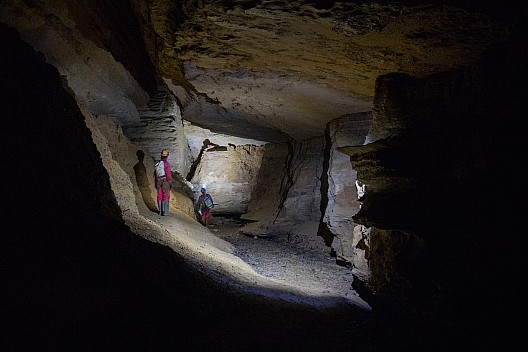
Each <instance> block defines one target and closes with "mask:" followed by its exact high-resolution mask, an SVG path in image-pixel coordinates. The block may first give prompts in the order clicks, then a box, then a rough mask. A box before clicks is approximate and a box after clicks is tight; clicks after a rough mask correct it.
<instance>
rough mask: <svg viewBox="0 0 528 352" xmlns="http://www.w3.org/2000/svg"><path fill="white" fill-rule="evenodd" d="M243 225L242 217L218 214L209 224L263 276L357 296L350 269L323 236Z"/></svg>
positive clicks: (235, 252)
mask: <svg viewBox="0 0 528 352" xmlns="http://www.w3.org/2000/svg"><path fill="white" fill-rule="evenodd" d="M243 225H244V223H243V222H242V221H240V220H237V219H234V218H228V217H220V216H217V217H213V218H212V220H211V224H210V225H209V226H208V227H209V228H210V230H211V231H212V233H213V234H214V235H215V236H217V237H219V238H221V239H223V240H225V241H227V242H229V243H231V244H232V245H233V246H234V247H235V251H234V254H235V255H236V256H237V257H239V258H240V259H242V260H243V261H244V262H246V263H248V264H249V265H250V266H251V267H252V268H253V269H254V270H255V271H256V272H257V273H259V274H260V275H262V276H265V277H267V278H273V279H276V280H280V281H283V282H285V283H289V284H292V285H295V286H299V287H303V286H310V287H317V288H321V289H323V290H324V291H327V292H328V293H335V294H338V295H339V296H345V297H346V296H348V295H350V294H352V295H356V293H355V291H354V290H353V289H352V281H353V277H352V273H351V271H350V270H349V269H347V268H345V267H340V266H338V265H337V264H336V263H335V259H334V258H332V257H331V256H330V254H329V253H330V248H329V247H326V246H325V245H324V243H323V239H322V238H320V237H316V238H313V239H306V236H303V235H302V234H298V233H291V234H290V235H286V234H283V235H280V234H274V233H270V234H267V235H259V236H254V235H252V234H250V233H244V232H243V231H242V230H240V228H241V227H242V226H243Z"/></svg>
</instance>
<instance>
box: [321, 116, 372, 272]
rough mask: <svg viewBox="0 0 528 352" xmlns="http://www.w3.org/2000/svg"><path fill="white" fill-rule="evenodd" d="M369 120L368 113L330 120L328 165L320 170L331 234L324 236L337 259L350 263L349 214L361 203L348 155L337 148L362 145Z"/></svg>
mask: <svg viewBox="0 0 528 352" xmlns="http://www.w3.org/2000/svg"><path fill="white" fill-rule="evenodd" d="M371 121H372V116H371V114H370V113H363V114H354V115H347V116H343V117H341V118H339V119H336V120H333V121H332V122H330V123H329V124H328V127H327V131H326V143H327V152H328V155H326V156H325V157H326V158H327V159H328V167H327V168H326V169H325V170H324V171H323V172H325V173H326V176H325V178H324V179H325V180H326V186H325V191H326V193H327V194H326V199H327V202H326V204H324V205H323V209H324V213H323V215H322V217H321V222H322V224H324V226H326V231H329V232H330V233H331V235H332V237H333V238H326V240H327V242H328V243H331V246H332V248H333V250H334V252H335V254H336V256H337V258H338V260H341V261H345V262H347V263H349V264H350V263H352V262H353V261H354V259H353V257H354V256H355V254H354V253H355V250H356V249H355V248H356V247H355V245H356V243H354V227H355V224H354V221H353V220H352V216H353V215H355V214H356V213H357V212H358V211H359V209H360V207H361V203H360V202H359V201H358V199H359V196H358V192H357V188H356V180H357V172H356V170H354V169H353V168H352V164H351V162H350V157H349V156H348V155H346V154H343V153H341V152H340V151H338V148H341V147H344V146H353V145H363V143H364V142H365V137H366V135H367V133H368V131H369V128H370V125H371ZM323 237H325V236H324V235H323ZM356 242H357V241H356Z"/></svg>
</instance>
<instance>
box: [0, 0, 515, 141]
mask: <svg viewBox="0 0 528 352" xmlns="http://www.w3.org/2000/svg"><path fill="white" fill-rule="evenodd" d="M413 2H415V1H413ZM406 3H409V2H406V1H401V2H398V3H391V2H386V1H385V2H383V4H381V3H376V2H370V1H361V2H360V1H357V2H356V1H354V2H351V1H342V2H341V1H282V0H275V1H251V0H243V1H241V0H233V1H227V0H226V1H216V0H211V1H206V0H199V1H198V0H188V1H174V0H119V1H112V2H108V1H105V0H78V1H77V2H75V3H73V2H66V1H64V0H41V1H22V0H10V1H0V4H1V6H0V10H1V11H0V21H3V22H5V23H7V24H8V25H10V26H13V27H15V28H17V29H18V30H20V32H21V34H22V37H23V39H24V40H26V41H28V42H29V43H30V44H31V45H32V46H33V47H34V48H35V49H36V50H38V51H41V52H42V53H43V54H44V55H45V57H46V60H48V62H49V63H51V64H52V65H54V66H55V67H57V68H58V69H59V71H60V72H61V74H62V75H63V76H64V77H67V80H68V85H69V87H70V88H71V89H72V90H73V91H74V92H75V94H76V95H77V97H78V99H79V100H83V101H84V102H85V103H86V105H87V106H88V108H89V109H90V110H91V112H92V113H93V114H96V115H97V114H106V115H109V116H111V117H112V118H113V119H114V120H115V121H117V122H118V123H120V124H129V123H137V122H138V121H139V119H140V117H139V113H138V111H139V109H141V108H142V107H144V106H145V104H146V102H147V101H148V98H149V97H150V98H151V100H152V99H153V98H155V97H156V96H159V91H156V89H159V88H160V87H161V88H163V89H167V88H168V89H170V90H171V91H172V92H173V93H174V95H175V97H176V99H177V101H178V106H179V108H181V113H182V117H183V119H184V120H187V121H189V122H191V123H193V124H195V125H197V126H200V127H205V128H207V129H210V130H212V131H213V132H218V133H224V134H229V135H234V136H237V137H242V138H247V139H252V140H259V141H271V142H278V141H284V140H286V139H287V138H288V137H291V138H293V139H295V140H299V141H302V140H306V139H308V138H311V137H315V136H321V135H322V134H323V132H324V130H325V127H326V125H327V123H328V122H329V121H331V120H334V119H336V118H338V117H341V116H343V115H348V114H354V113H358V112H365V111H371V110H372V108H373V101H374V92H375V85H376V79H377V77H379V76H380V75H383V74H387V73H391V72H402V73H407V74H410V75H413V76H417V77H423V76H427V75H430V74H434V73H437V72H444V71H450V70H455V69H459V68H464V67H469V66H471V65H472V64H474V63H476V62H478V61H479V58H480V57H481V56H482V54H483V52H484V51H485V50H486V48H488V47H489V46H490V45H493V44H494V43H497V42H501V41H504V40H508V39H509V37H510V36H511V34H510V31H509V28H508V27H506V26H503V25H500V24H499V22H497V21H495V20H493V18H492V17H490V16H489V15H485V14H483V13H480V12H478V11H474V10H472V11H468V10H464V9H462V8H458V7H453V6H447V5H419V6H417V5H415V6H406V5H404V4H406ZM114 60H115V62H113V61H114ZM121 64H122V67H121ZM125 70H126V72H125ZM132 77H133V78H132ZM159 78H161V80H159ZM134 80H135V81H134ZM160 82H164V83H165V84H160ZM147 93H148V94H147Z"/></svg>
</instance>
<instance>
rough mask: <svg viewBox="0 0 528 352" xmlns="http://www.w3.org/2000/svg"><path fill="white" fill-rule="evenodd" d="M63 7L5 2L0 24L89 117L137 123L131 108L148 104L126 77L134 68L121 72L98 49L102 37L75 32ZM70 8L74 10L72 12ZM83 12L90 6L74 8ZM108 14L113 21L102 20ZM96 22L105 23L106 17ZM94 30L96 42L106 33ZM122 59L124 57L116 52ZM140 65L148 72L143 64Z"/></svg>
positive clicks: (143, 93) (75, 26)
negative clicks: (36, 54) (57, 76)
mask: <svg viewBox="0 0 528 352" xmlns="http://www.w3.org/2000/svg"><path fill="white" fill-rule="evenodd" d="M63 5H64V4H62V3H61V2H57V3H55V2H39V3H38V4H34V3H33V4H32V5H28V2H25V1H14V2H10V3H9V5H6V6H7V8H6V7H4V6H2V10H1V11H0V21H3V22H5V23H7V24H8V25H10V26H13V27H15V28H17V29H18V31H19V32H20V34H21V37H22V39H23V40H24V41H26V42H28V43H29V44H30V45H31V46H32V47H33V48H35V49H36V50H38V51H40V52H41V53H42V54H43V55H44V57H45V58H46V61H47V62H48V63H50V64H51V65H53V66H55V67H56V68H57V69H58V70H59V72H60V73H61V75H62V77H63V78H64V79H65V80H66V81H67V84H68V86H69V87H70V89H72V90H73V91H74V92H75V95H76V98H77V100H78V101H79V102H80V103H81V104H83V105H84V106H86V107H87V108H88V110H89V111H90V112H91V113H92V114H94V115H107V116H110V117H112V119H114V121H115V122H116V123H127V122H138V121H139V114H138V112H137V110H136V106H138V105H144V104H146V102H147V101H148V95H147V93H146V91H145V89H143V88H142V86H141V85H140V84H138V81H137V80H136V78H135V77H134V76H133V75H132V74H131V73H130V72H138V70H139V67H134V69H132V67H125V66H124V65H123V63H122V62H119V61H117V60H116V58H115V56H113V54H114V53H112V52H110V51H108V49H106V50H105V48H104V47H101V46H98V44H100V43H101V42H100V40H101V37H100V36H98V37H94V36H96V34H95V33H94V32H88V33H83V32H82V31H81V30H80V29H86V28H80V27H79V24H78V23H76V22H74V21H72V18H71V17H69V16H71V13H72V12H73V13H77V11H72V12H69V11H67V9H68V6H66V7H63ZM75 6H79V5H78V4H75V5H73V6H72V7H75ZM82 8H84V9H85V10H88V9H90V6H88V5H86V4H85V6H84V7H82V6H81V7H79V9H82ZM8 10H9V11H8ZM70 10H72V9H70ZM93 10H94V11H95V10H96V9H95V8H94V9H93ZM81 11H82V10H81ZM112 14H113V15H117V14H116V13H113V12H110V13H107V14H106V15H107V16H111V15H112ZM85 15H86V14H84V15H83V16H85ZM84 18H87V17H84ZM99 20H100V21H104V20H106V21H109V19H108V18H107V17H106V16H103V17H102V18H101V19H99V18H98V21H99ZM83 23H84V22H83ZM105 24H106V25H108V22H105ZM99 25H101V26H102V25H103V24H100V23H99ZM99 30H100V31H101V32H99V35H101V36H104V35H105V34H104V33H105V32H106V31H107V29H105V28H99ZM107 39H109V38H107ZM139 40H141V39H139ZM138 50H141V49H140V48H138ZM128 54H130V53H128ZM121 55H127V54H125V53H124V52H121ZM144 65H147V66H148V62H147V63H144Z"/></svg>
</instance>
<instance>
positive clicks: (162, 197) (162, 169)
mask: <svg viewBox="0 0 528 352" xmlns="http://www.w3.org/2000/svg"><path fill="white" fill-rule="evenodd" d="M168 157H169V151H168V150H167V149H163V150H162V151H161V160H160V161H158V162H157V163H156V165H155V169H154V185H155V186H156V189H157V190H158V209H159V215H162V216H168V215H169V199H170V192H171V188H172V172H171V167H170V165H169V161H168V160H167V158H168Z"/></svg>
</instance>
